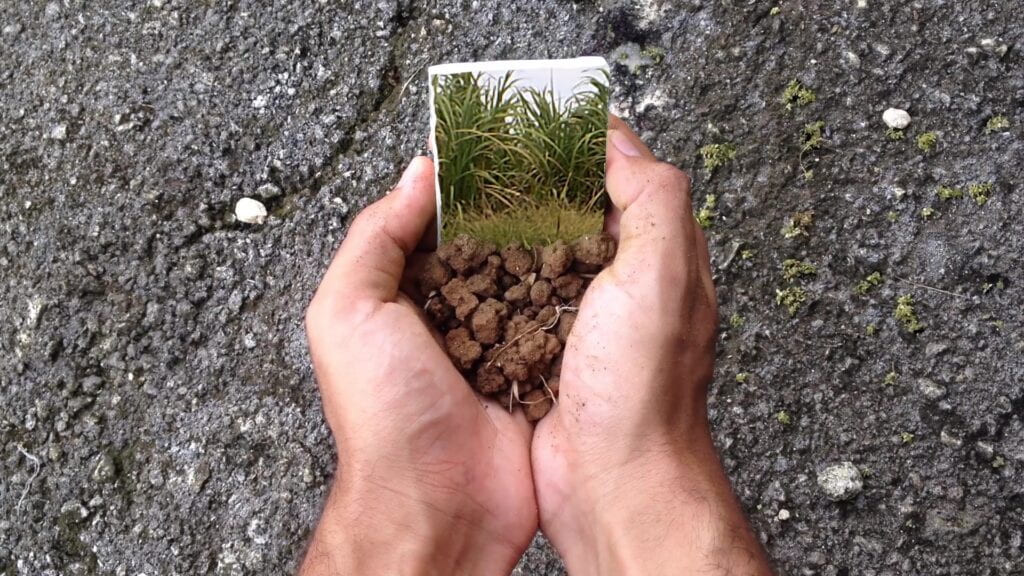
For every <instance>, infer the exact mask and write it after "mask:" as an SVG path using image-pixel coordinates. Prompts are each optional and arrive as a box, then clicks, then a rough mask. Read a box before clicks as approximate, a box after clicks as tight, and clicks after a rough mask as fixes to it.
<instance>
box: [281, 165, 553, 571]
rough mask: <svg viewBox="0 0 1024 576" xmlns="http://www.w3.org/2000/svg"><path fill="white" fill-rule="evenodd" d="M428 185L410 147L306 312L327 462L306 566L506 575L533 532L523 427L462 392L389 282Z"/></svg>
mask: <svg viewBox="0 0 1024 576" xmlns="http://www.w3.org/2000/svg"><path fill="white" fill-rule="evenodd" d="M433 182H434V180H433V168H432V165H431V162H430V161H429V160H428V159H426V158H416V159H415V160H413V162H412V164H411V165H410V166H409V168H408V169H407V170H406V172H405V175H404V176H403V177H402V180H401V182H400V183H399V185H398V186H397V188H395V189H394V190H393V191H392V192H391V193H390V194H389V195H388V196H386V197H385V198H383V199H382V200H380V201H378V202H376V203H375V204H373V205H372V206H370V207H369V208H367V209H366V210H364V211H363V212H362V213H361V214H360V215H359V216H358V217H357V218H356V220H355V222H353V224H352V226H351V227H350V229H349V232H348V236H347V237H346V238H345V241H344V242H343V243H342V245H341V248H340V249H339V250H338V253H337V255H336V256H335V258H334V261H333V262H332V263H331V266H330V268H329V269H328V271H327V274H326V275H325V276H324V279H323V281H322V283H321V284H320V287H319V289H318V290H317V293H316V296H315V297H314V298H313V302H312V303H311V304H310V306H309V310H308V312H307V314H306V329H307V332H308V337H309V347H310V353H311V355H312V358H313V366H314V369H315V372H316V376H317V382H318V383H319V386H320V392H321V394H322V396H323V409H324V415H325V416H326V418H327V422H328V424H329V426H330V428H331V431H332V433H333V434H334V437H335V440H336V443H337V447H338V473H337V475H336V477H335V481H334V485H333V487H332V490H331V495H330V498H329V499H328V503H327V507H326V509H325V511H324V515H323V517H322V519H321V521H320V524H319V526H318V527H317V530H316V533H315V535H314V538H313V541H312V544H311V545H310V548H309V552H308V553H307V556H306V559H305V562H304V563H303V568H302V571H301V573H302V574H305V575H315V574H332V575H333V574H445V575H448V574H472V575H474V576H476V575H481V574H483V575H486V574H504V575H507V574H508V573H509V572H510V571H511V570H512V568H513V567H514V566H515V564H516V561H517V560H518V559H519V557H520V556H521V555H522V553H523V551H524V550H525V549H526V547H527V546H528V545H529V543H530V540H531V538H532V537H533V535H534V533H535V532H536V529H537V507H536V501H535V499H534V492H533V482H532V478H531V471H530V453H529V443H530V434H531V427H530V425H529V424H528V423H527V422H526V419H525V418H524V417H523V415H522V414H520V413H517V414H516V415H515V416H512V415H510V414H509V413H508V412H507V411H505V410H502V409H501V407H499V406H498V405H497V404H495V403H493V402H490V401H483V400H481V399H480V398H479V397H477V396H476V395H475V394H474V393H473V392H472V390H471V388H470V387H469V385H468V384H467V383H466V381H465V380H464V379H463V377H462V376H461V375H460V374H459V372H458V371H457V370H456V369H455V367H454V366H453V365H452V363H451V361H450V360H449V359H448V356H447V354H446V353H445V352H444V350H442V348H441V346H440V345H439V344H438V341H437V340H436V339H435V336H434V335H433V334H432V332H431V330H430V329H429V328H428V326H427V323H426V321H425V319H424V318H423V316H422V314H421V312H420V310H419V309H418V308H417V307H416V306H415V305H414V304H413V303H412V302H411V301H410V300H409V299H408V298H406V297H405V296H404V295H403V294H402V293H401V292H400V291H399V282H400V280H401V277H402V272H403V269H404V268H405V265H406V258H407V257H408V256H409V255H410V253H411V252H412V251H413V249H414V248H415V246H416V245H417V243H418V242H419V240H420V238H421V237H422V236H423V234H424V231H425V230H426V228H427V227H428V225H429V224H430V222H431V221H432V219H433V217H434V213H435V206H434V184H433Z"/></svg>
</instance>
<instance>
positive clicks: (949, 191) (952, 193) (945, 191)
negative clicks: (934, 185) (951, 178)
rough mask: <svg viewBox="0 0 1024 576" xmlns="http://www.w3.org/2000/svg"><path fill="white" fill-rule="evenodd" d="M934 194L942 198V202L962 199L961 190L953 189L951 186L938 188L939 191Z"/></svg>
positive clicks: (962, 192) (962, 193)
mask: <svg viewBox="0 0 1024 576" xmlns="http://www.w3.org/2000/svg"><path fill="white" fill-rule="evenodd" d="M936 193H937V194H938V195H939V198H942V199H943V200H952V199H954V198H963V197H964V191H963V190H961V189H959V188H953V187H952V186H939V189H938V191H937V192H936Z"/></svg>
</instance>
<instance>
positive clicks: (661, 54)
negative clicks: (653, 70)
mask: <svg viewBox="0 0 1024 576" xmlns="http://www.w3.org/2000/svg"><path fill="white" fill-rule="evenodd" d="M640 53H641V54H642V55H644V56H646V57H647V58H648V59H650V61H651V62H654V63H655V64H661V62H662V61H663V60H664V59H665V50H664V49H663V48H661V47H659V46H648V47H647V48H644V49H643V50H642V51H641V52H640Z"/></svg>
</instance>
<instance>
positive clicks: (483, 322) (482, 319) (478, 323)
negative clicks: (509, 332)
mask: <svg viewBox="0 0 1024 576" xmlns="http://www.w3.org/2000/svg"><path fill="white" fill-rule="evenodd" d="M507 317H508V305H507V304H505V303H504V302H498V301H497V300H495V299H493V298H488V299H487V300H486V301H485V302H484V303H483V304H481V305H480V307H479V308H477V309H476V312H474V313H473V319H472V320H471V322H470V324H471V325H472V327H473V336H475V337H476V340H477V342H479V343H481V344H494V343H495V342H497V341H498V337H499V336H500V335H501V334H502V333H503V332H504V328H505V326H504V323H505V318H507Z"/></svg>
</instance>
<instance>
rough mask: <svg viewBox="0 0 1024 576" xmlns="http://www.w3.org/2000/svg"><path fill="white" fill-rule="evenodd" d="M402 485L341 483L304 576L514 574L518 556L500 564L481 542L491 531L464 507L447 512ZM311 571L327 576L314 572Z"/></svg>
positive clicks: (419, 491) (496, 552) (440, 504)
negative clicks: (513, 569)
mask: <svg viewBox="0 0 1024 576" xmlns="http://www.w3.org/2000/svg"><path fill="white" fill-rule="evenodd" d="M398 484H399V483H398V482H395V483H394V484H389V485H386V486H385V485H382V484H380V483H374V482H364V481H354V482H345V481H343V480H341V479H339V480H336V482H335V485H334V487H333V488H332V491H331V495H330V497H329V498H328V503H327V506H326V508H325V510H324V513H323V515H322V517H321V520H320V524H319V525H318V527H317V531H316V534H315V535H314V538H313V541H312V543H311V544H310V548H309V551H308V553H307V559H306V562H305V564H306V566H304V569H303V571H302V574H303V576H317V575H320V574H324V575H328V574H329V575H331V576H334V575H336V574H338V575H347V574H394V575H398V576H435V575H442V574H443V575H449V574H451V575H463V574H465V575H470V574H472V575H477V574H482V575H486V574H500V573H502V568H503V567H504V566H505V565H506V564H509V562H511V564H510V565H509V566H508V568H507V569H505V570H504V573H505V574H507V573H508V572H510V571H511V569H512V566H513V565H514V563H515V559H516V558H517V557H518V556H517V555H516V554H515V553H513V554H512V560H510V561H509V560H503V554H502V552H503V551H502V550H500V549H497V548H496V547H495V546H494V545H493V544H492V543H490V542H487V541H486V539H481V538H480V536H481V535H482V534H486V533H487V531H486V530H485V529H484V527H482V526H481V521H480V519H478V518H477V517H475V515H474V514H472V513H470V512H469V511H467V509H466V508H467V506H466V505H465V503H462V502H453V503H452V505H448V503H445V502H441V501H439V500H438V499H437V498H436V497H435V496H434V495H431V494H427V493H425V491H424V490H422V489H420V488H414V489H409V488H405V487H403V488H399V487H398ZM459 496H460V495H459V494H453V495H452V497H453V498H452V499H453V500H456V499H458V498H459ZM317 556H319V559H318V558H317ZM504 556H508V554H507V553H506V554H504ZM314 565H315V566H324V567H329V569H328V570H319V571H318V570H315V569H311V568H310V566H314Z"/></svg>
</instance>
